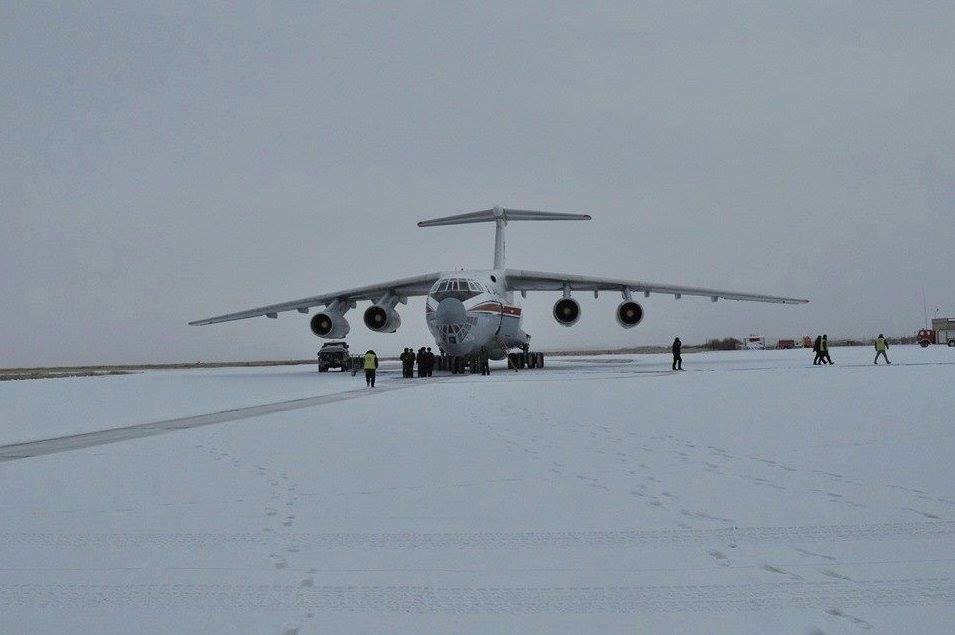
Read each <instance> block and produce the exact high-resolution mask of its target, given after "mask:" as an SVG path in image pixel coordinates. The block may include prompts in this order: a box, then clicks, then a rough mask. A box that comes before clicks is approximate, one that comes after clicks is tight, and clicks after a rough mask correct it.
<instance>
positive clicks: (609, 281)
mask: <svg viewBox="0 0 955 635" xmlns="http://www.w3.org/2000/svg"><path fill="white" fill-rule="evenodd" d="M504 275H505V278H506V280H507V287H508V289H510V290H512V291H560V290H562V289H564V288H565V286H566V287H567V288H569V289H570V290H573V291H620V292H625V291H628V290H629V291H631V292H640V293H643V294H645V295H647V296H649V295H650V294H651V293H663V294H666V295H673V296H676V297H680V296H683V295H699V296H708V297H709V298H711V299H712V300H713V301H714V302H716V301H717V300H718V299H719V298H724V299H726V300H745V301H748V302H775V303H778V304H805V303H807V302H809V300H804V299H801V298H786V297H782V296H776V295H763V294H759V293H744V292H740V291H725V290H723V289H706V288H704V287H683V286H679V285H672V284H659V283H656V282H646V281H642V280H619V279H616V278H599V277H594V276H577V275H572V274H566V273H548V272H546V271H524V270H522V269H506V270H505V272H504Z"/></svg>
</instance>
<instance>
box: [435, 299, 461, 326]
mask: <svg viewBox="0 0 955 635" xmlns="http://www.w3.org/2000/svg"><path fill="white" fill-rule="evenodd" d="M467 319H468V312H467V310H466V309H465V308H464V303H463V302H461V301H460V300H458V299H457V298H445V299H443V300H441V302H439V303H438V308H437V310H436V311H435V313H434V321H435V323H437V324H438V325H440V326H450V325H451V324H463V323H464V322H466V321H467Z"/></svg>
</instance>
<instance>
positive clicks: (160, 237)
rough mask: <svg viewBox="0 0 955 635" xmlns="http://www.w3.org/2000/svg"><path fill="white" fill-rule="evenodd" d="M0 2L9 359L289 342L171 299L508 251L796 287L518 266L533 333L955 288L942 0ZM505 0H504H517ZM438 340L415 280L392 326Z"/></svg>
mask: <svg viewBox="0 0 955 635" xmlns="http://www.w3.org/2000/svg"><path fill="white" fill-rule="evenodd" d="M92 4H93V6H91V7H85V8H81V7H79V6H72V4H71V5H70V6H69V7H64V6H58V5H47V4H41V3H33V2H29V3H27V2H4V3H0V80H2V82H0V85H2V90H0V216H2V220H3V223H2V230H0V276H2V277H0V366H18V365H48V364H59V363H64V364H65V363H92V362H147V361H179V360H198V359H204V360H212V359H262V358H288V357H311V356H314V353H315V349H316V348H317V347H318V345H320V343H321V340H319V339H317V338H315V337H314V336H313V335H312V334H311V332H310V331H309V328H308V318H307V317H306V316H302V315H299V314H297V313H294V312H293V313H287V314H282V315H281V316H280V317H279V319H278V320H267V319H265V318H254V319H251V320H245V321H240V322H234V323H229V324H221V325H213V326H206V327H189V326H186V322H187V321H189V320H194V319H198V318H202V317H207V316H210V315H216V314H220V313H225V312H229V311H233V310H239V309H244V308H250V307H253V306H257V305H261V304H267V303H272V302H279V301H284V300H290V299H295V298H299V297H303V296H308V295H312V294H316V293H320V292H328V291H334V290H337V289H342V288H348V287H351V286H356V285H363V284H368V283H372V282H376V281H381V280H387V279H391V278H396V277H403V276H407V275H413V274H417V273H423V272H427V271H434V270H441V269H451V268H457V267H476V268H486V267H489V266H490V262H491V257H492V251H493V226H492V225H467V226H462V227H441V228H432V229H419V228H417V227H416V226H415V222H416V221H418V220H421V219H424V218H429V217H433V216H442V215H447V214H452V213H460V212H467V211H473V210H477V209H485V208H487V207H490V206H492V205H494V204H495V203H500V204H502V205H505V206H512V207H521V208H527V209H543V210H552V211H586V212H589V213H590V214H592V215H593V217H594V219H593V220H592V221H590V222H588V223H514V224H511V225H510V226H509V228H508V264H509V265H511V266H515V267H521V268H529V269H539V270H545V271H564V272H571V273H582V274H595V275H611V276H619V277H628V278H635V279H643V280H651V281H658V282H667V283H674V284H689V285H704V286H714V287H721V288H728V289H740V290H752V291H757V292H766V293H779V294H786V295H793V296H801V297H809V298H811V299H812V303H811V304H809V305H807V306H799V307H791V306H776V305H762V304H753V303H736V302H719V303H716V304H713V303H711V302H709V301H708V300H706V299H705V298H704V299H699V298H684V299H682V300H679V301H677V300H675V299H674V298H672V297H665V296H652V297H651V298H650V299H649V300H647V301H646V302H645V309H646V319H645V321H644V323H643V324H642V325H641V326H639V327H637V328H635V329H632V330H628V331H625V330H623V329H621V328H619V327H618V326H617V325H616V323H615V322H614V320H613V310H614V307H615V306H616V304H617V302H619V297H618V296H615V295H613V294H607V295H602V296H601V297H600V298H599V299H598V300H594V299H593V297H592V296H582V297H581V298H580V299H581V302H582V305H583V311H584V313H583V317H582V318H581V320H580V322H579V323H578V324H577V325H576V326H574V327H573V328H569V329H568V328H563V327H560V326H558V325H556V324H555V323H554V321H553V318H551V317H550V306H551V304H552V303H553V301H554V300H555V299H556V295H557V294H551V293H541V294H536V295H535V296H533V297H532V296H529V297H528V299H527V300H526V302H525V313H524V315H525V321H524V326H525V330H527V331H528V332H529V333H531V334H532V335H533V337H534V344H535V345H536V347H538V348H540V349H545V350H546V349H554V348H569V347H582V346H587V347H593V346H616V345H641V344H648V343H661V342H667V341H669V340H670V339H671V338H672V337H673V336H674V335H680V336H681V337H682V338H683V340H684V341H685V342H688V343H694V342H701V341H703V340H704V339H706V338H708V337H715V336H731V335H732V336H737V337H743V336H745V335H748V334H749V333H751V332H755V333H760V334H763V335H766V336H767V337H768V338H771V339H775V338H776V337H796V336H801V335H803V334H814V333H818V332H823V331H825V332H828V333H829V334H830V336H868V335H873V336H874V335H875V334H877V333H878V332H885V333H887V334H888V333H892V334H904V333H905V334H908V333H912V332H913V331H914V330H915V329H917V328H919V326H920V324H921V322H922V299H921V288H922V285H923V284H924V287H925V292H926V296H927V299H928V303H929V313H930V314H931V313H933V312H934V309H935V307H941V312H942V314H945V313H948V314H949V315H951V314H955V278H953V277H952V274H953V272H955V248H953V245H955V76H953V75H955V72H953V69H955V64H953V63H952V60H955V5H953V4H952V3H945V2H942V3H932V4H925V5H921V4H916V3H909V2H905V3H900V2H873V1H866V2H858V3H854V2H831V1H826V2H819V3H813V2H800V3H795V6H791V5H792V4H793V3H764V2H756V3H752V4H749V3H747V4H736V3H723V4H719V3H699V4H690V5H682V6H677V4H676V3H671V2H660V3H634V2H621V3H608V4H603V3H602V4H599V5H595V4H593V3H580V2H573V3H566V4H559V5H558V4H551V3H547V4H540V5H534V4H529V3H513V2H506V3H447V2H436V3H428V4H425V3H418V2H401V3H395V4H391V5H387V4H382V3H379V2H372V3H367V4H360V3H357V2H347V3H343V4H340V5H337V4H331V3H326V2H322V3H312V2H308V3H302V4H299V5H293V4H280V3H276V4H275V6H264V7H258V8H255V7H249V6H245V5H242V6H237V3H221V4H216V5H206V6H202V7H196V6H195V4H196V3H191V2H190V3H183V4H181V5H177V4H174V3H156V4H159V5H161V7H155V6H152V5H153V4H154V3H138V2H129V3H120V4H106V3H92ZM516 4H519V5H521V6H520V7H517V6H514V5H516ZM363 307H364V305H359V312H352V313H350V314H349V317H351V322H352V333H351V335H350V338H349V339H350V340H351V341H352V342H353V345H354V346H356V347H358V348H360V349H362V350H364V348H366V347H374V348H375V349H377V350H378V351H379V353H394V352H396V351H398V350H400V348H401V347H402V346H406V345H407V346H418V345H422V344H426V343H429V344H433V342H432V341H431V340H430V338H429V337H428V335H427V330H426V328H425V325H424V315H423V311H424V308H423V307H424V305H423V301H422V300H420V299H418V300H412V301H411V302H410V303H409V306H407V307H404V311H403V314H402V318H403V325H402V328H401V330H400V331H399V332H398V333H397V334H395V335H376V334H371V333H369V332H368V331H367V330H366V329H365V328H364V327H363V326H362V325H361V317H360V310H362V309H363Z"/></svg>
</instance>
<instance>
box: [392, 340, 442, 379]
mask: <svg viewBox="0 0 955 635" xmlns="http://www.w3.org/2000/svg"><path fill="white" fill-rule="evenodd" d="M398 359H400V360H401V376H402V377H404V378H406V379H410V378H412V377H414V366H415V363H416V362H417V364H418V377H431V374H432V373H433V372H434V359H435V355H434V353H432V352H431V347H430V346H422V347H421V348H419V349H418V353H417V354H415V352H414V350H413V349H410V348H406V349H405V350H404V351H403V352H402V353H401V355H399V356H398Z"/></svg>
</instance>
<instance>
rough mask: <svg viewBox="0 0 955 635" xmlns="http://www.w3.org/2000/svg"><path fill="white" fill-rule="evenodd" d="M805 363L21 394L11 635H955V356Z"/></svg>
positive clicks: (0, 403) (613, 362) (722, 356)
mask: <svg viewBox="0 0 955 635" xmlns="http://www.w3.org/2000/svg"><path fill="white" fill-rule="evenodd" d="M811 355H812V354H811V353H807V352H805V351H802V350H798V351H764V352H756V351H746V352H731V353H707V354H699V355H685V356H684V363H685V367H686V368H687V371H686V372H683V373H672V372H670V370H669V358H668V357H667V356H653V355H645V356H617V357H613V356H611V357H601V358H592V357H591V358H588V357H580V358H566V359H562V360H558V359H556V358H555V359H549V360H548V366H547V368H545V369H543V370H528V371H523V372H520V373H513V372H506V371H504V370H501V369H496V372H495V373H494V374H493V375H492V376H491V377H490V378H483V377H480V376H460V377H435V378H433V379H430V380H417V379H416V380H414V381H412V382H407V381H406V380H402V379H401V378H400V376H398V375H397V374H396V373H394V372H393V371H389V372H385V373H383V374H382V376H381V377H380V379H379V386H380V388H379V389H376V390H375V391H366V390H365V389H364V388H363V381H362V380H361V378H358V377H356V378H353V377H351V376H350V375H342V374H337V373H329V374H327V375H325V374H323V375H318V374H317V373H315V372H314V369H313V368H306V367H291V368H287V367H273V368H265V369H219V370H202V371H160V372H148V373H142V374H138V375H123V376H114V377H98V378H76V379H50V380H33V381H15V382H2V383H0V445H3V446H6V447H7V455H6V457H5V458H4V457H3V456H0V482H2V484H3V486H2V489H0V510H2V515H0V632H4V633H6V632H10V633H13V632H96V633H102V632H108V633H128V632H150V633H164V632H177V633H181V632H195V633H199V632H202V633H218V632H223V633H233V632H242V633H291V632H300V633H308V632H322V633H339V632H368V633H383V632H396V631H401V632H409V633H418V632H426V631H437V632H493V633H498V632H539V633H553V632H585V631H589V632H627V633H632V632H653V633H670V632H674V633H676V632H679V633H686V632H692V633H714V632H727V633H739V632H751V633H769V632H784V633H818V632H822V633H861V632H864V631H866V630H869V631H873V632H886V633H897V632H903V631H915V632H919V633H948V632H951V631H952V624H955V467H953V457H955V429H953V428H955V389H953V388H952V387H953V386H955V350H953V349H948V348H944V347H933V348H930V349H927V350H922V349H918V348H913V347H894V348H893V349H892V350H890V355H891V356H892V359H893V362H895V363H894V364H893V365H892V366H891V367H884V366H880V367H874V366H872V356H873V355H874V352H873V351H871V350H870V349H867V348H855V349H840V348H836V349H833V357H834V359H835V361H836V365H835V366H834V367H813V366H811V365H810V361H811ZM321 395H325V396H328V397H329V398H328V399H326V398H324V397H323V398H320V399H314V400H309V399H308V398H310V397H315V396H321ZM336 395H338V396H340V397H341V398H340V399H338V396H336ZM332 399H338V400H332ZM303 400H304V401H303ZM277 402H289V403H288V404H284V405H283V404H280V405H279V406H276V407H275V408H273V411H271V412H270V413H269V414H256V413H257V412H259V411H257V410H246V411H243V410H242V408H245V407H249V406H257V405H261V404H274V403H277ZM221 411H232V412H226V413H223V414H219V415H216V418H215V419H214V420H215V421H219V422H218V423H210V420H206V419H195V420H191V419H182V421H181V424H182V425H181V427H185V428H186V429H181V430H172V431H168V432H167V431H162V430H161V431H160V432H162V433H161V434H156V433H155V431H154V432H151V433H150V434H151V435H152V436H141V437H140V436H138V435H139V432H138V430H139V429H138V428H131V429H130V430H128V431H127V432H128V433H129V434H126V436H122V437H115V436H110V435H111V434H112V433H104V434H103V435H97V434H93V435H91V436H90V435H88V436H86V437H79V438H81V439H85V441H84V443H86V444H87V445H86V447H82V448H81V449H74V450H67V451H61V450H64V448H68V447H69V444H70V443H71V442H72V441H71V440H66V441H63V442H57V443H59V445H56V444H53V445H49V444H46V443H45V442H43V440H44V439H48V438H51V437H57V436H63V435H73V434H77V433H86V432H94V433H95V432H96V431H100V430H106V429H109V428H122V427H128V426H134V425H136V424H142V423H147V422H162V421H164V420H167V419H179V418H183V417H191V416H194V415H203V414H206V413H212V412H221ZM197 422H202V423H206V424H208V425H202V426H201V427H188V426H191V425H197ZM177 426H180V424H179V423H177V424H175V426H174V427H177ZM116 438H123V439H124V440H122V441H119V442H109V441H114V440H115V439H116ZM24 441H38V442H39V443H37V444H33V445H30V446H29V447H31V448H35V453H36V454H37V455H36V456H30V457H28V458H11V456H12V455H10V450H9V446H10V445H11V444H16V443H20V442H24ZM64 444H65V445H64ZM0 451H3V448H0ZM27 453H29V452H27Z"/></svg>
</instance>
